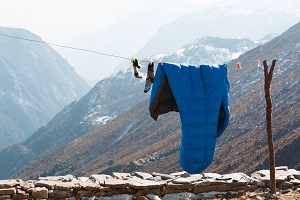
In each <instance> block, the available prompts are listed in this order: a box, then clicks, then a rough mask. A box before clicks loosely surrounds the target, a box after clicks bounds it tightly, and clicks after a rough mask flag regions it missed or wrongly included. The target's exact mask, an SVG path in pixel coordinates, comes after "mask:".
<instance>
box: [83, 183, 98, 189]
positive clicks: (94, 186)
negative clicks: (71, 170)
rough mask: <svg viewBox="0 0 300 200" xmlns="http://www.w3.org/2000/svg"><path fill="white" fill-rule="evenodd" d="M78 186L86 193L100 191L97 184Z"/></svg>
mask: <svg viewBox="0 0 300 200" xmlns="http://www.w3.org/2000/svg"><path fill="white" fill-rule="evenodd" d="M80 186H81V187H82V188H83V189H84V190H88V191H98V190H99V189H100V184H99V183H98V182H95V183H93V182H84V183H81V184H80Z"/></svg>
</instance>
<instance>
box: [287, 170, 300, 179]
mask: <svg viewBox="0 0 300 200" xmlns="http://www.w3.org/2000/svg"><path fill="white" fill-rule="evenodd" d="M288 172H289V173H291V174H292V176H294V178H297V179H300V171H298V170H295V169H289V170H288Z"/></svg>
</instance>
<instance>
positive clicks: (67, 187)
mask: <svg viewBox="0 0 300 200" xmlns="http://www.w3.org/2000/svg"><path fill="white" fill-rule="evenodd" d="M85 183H86V182H85ZM83 184H84V183H83ZM54 189H56V190H64V191H72V190H80V189H81V186H80V185H79V182H75V181H73V182H57V183H56V184H55V186H54Z"/></svg>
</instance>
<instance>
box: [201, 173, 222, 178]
mask: <svg viewBox="0 0 300 200" xmlns="http://www.w3.org/2000/svg"><path fill="white" fill-rule="evenodd" d="M221 177H222V175H221V174H217V173H204V174H203V178H210V179H217V178H221Z"/></svg>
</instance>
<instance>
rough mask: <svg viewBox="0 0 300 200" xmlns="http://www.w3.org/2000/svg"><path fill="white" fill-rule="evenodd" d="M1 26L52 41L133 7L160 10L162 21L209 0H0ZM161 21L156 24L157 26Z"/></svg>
mask: <svg viewBox="0 0 300 200" xmlns="http://www.w3.org/2000/svg"><path fill="white" fill-rule="evenodd" d="M0 2H1V12H0V26H5V27H15V28H24V29H27V30H29V31H31V32H33V33H35V34H37V35H39V36H41V37H42V38H43V40H45V41H47V42H52V43H64V44H66V43H68V42H69V41H71V40H72V39H74V38H77V37H78V36H80V35H82V34H87V33H91V32H95V31H99V30H101V29H103V28H104V27H105V26H107V25H110V24H113V23H115V22H116V21H118V20H120V19H121V18H123V17H125V16H127V15H128V14H130V13H132V12H134V11H143V10H147V11H151V12H153V15H156V14H158V13H161V12H163V13H164V16H165V17H164V18H162V20H161V24H164V23H165V22H166V21H170V20H172V19H175V18H177V17H179V16H181V15H183V14H185V13H188V12H191V11H193V10H196V9H199V8H200V7H203V6H204V5H207V4H209V3H208V2H210V1H209V0H184V1H182V0H163V1H162V0H142V1H141V0H26V1H24V0H9V1H7V0H0ZM159 25H160V24H158V26H159Z"/></svg>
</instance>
